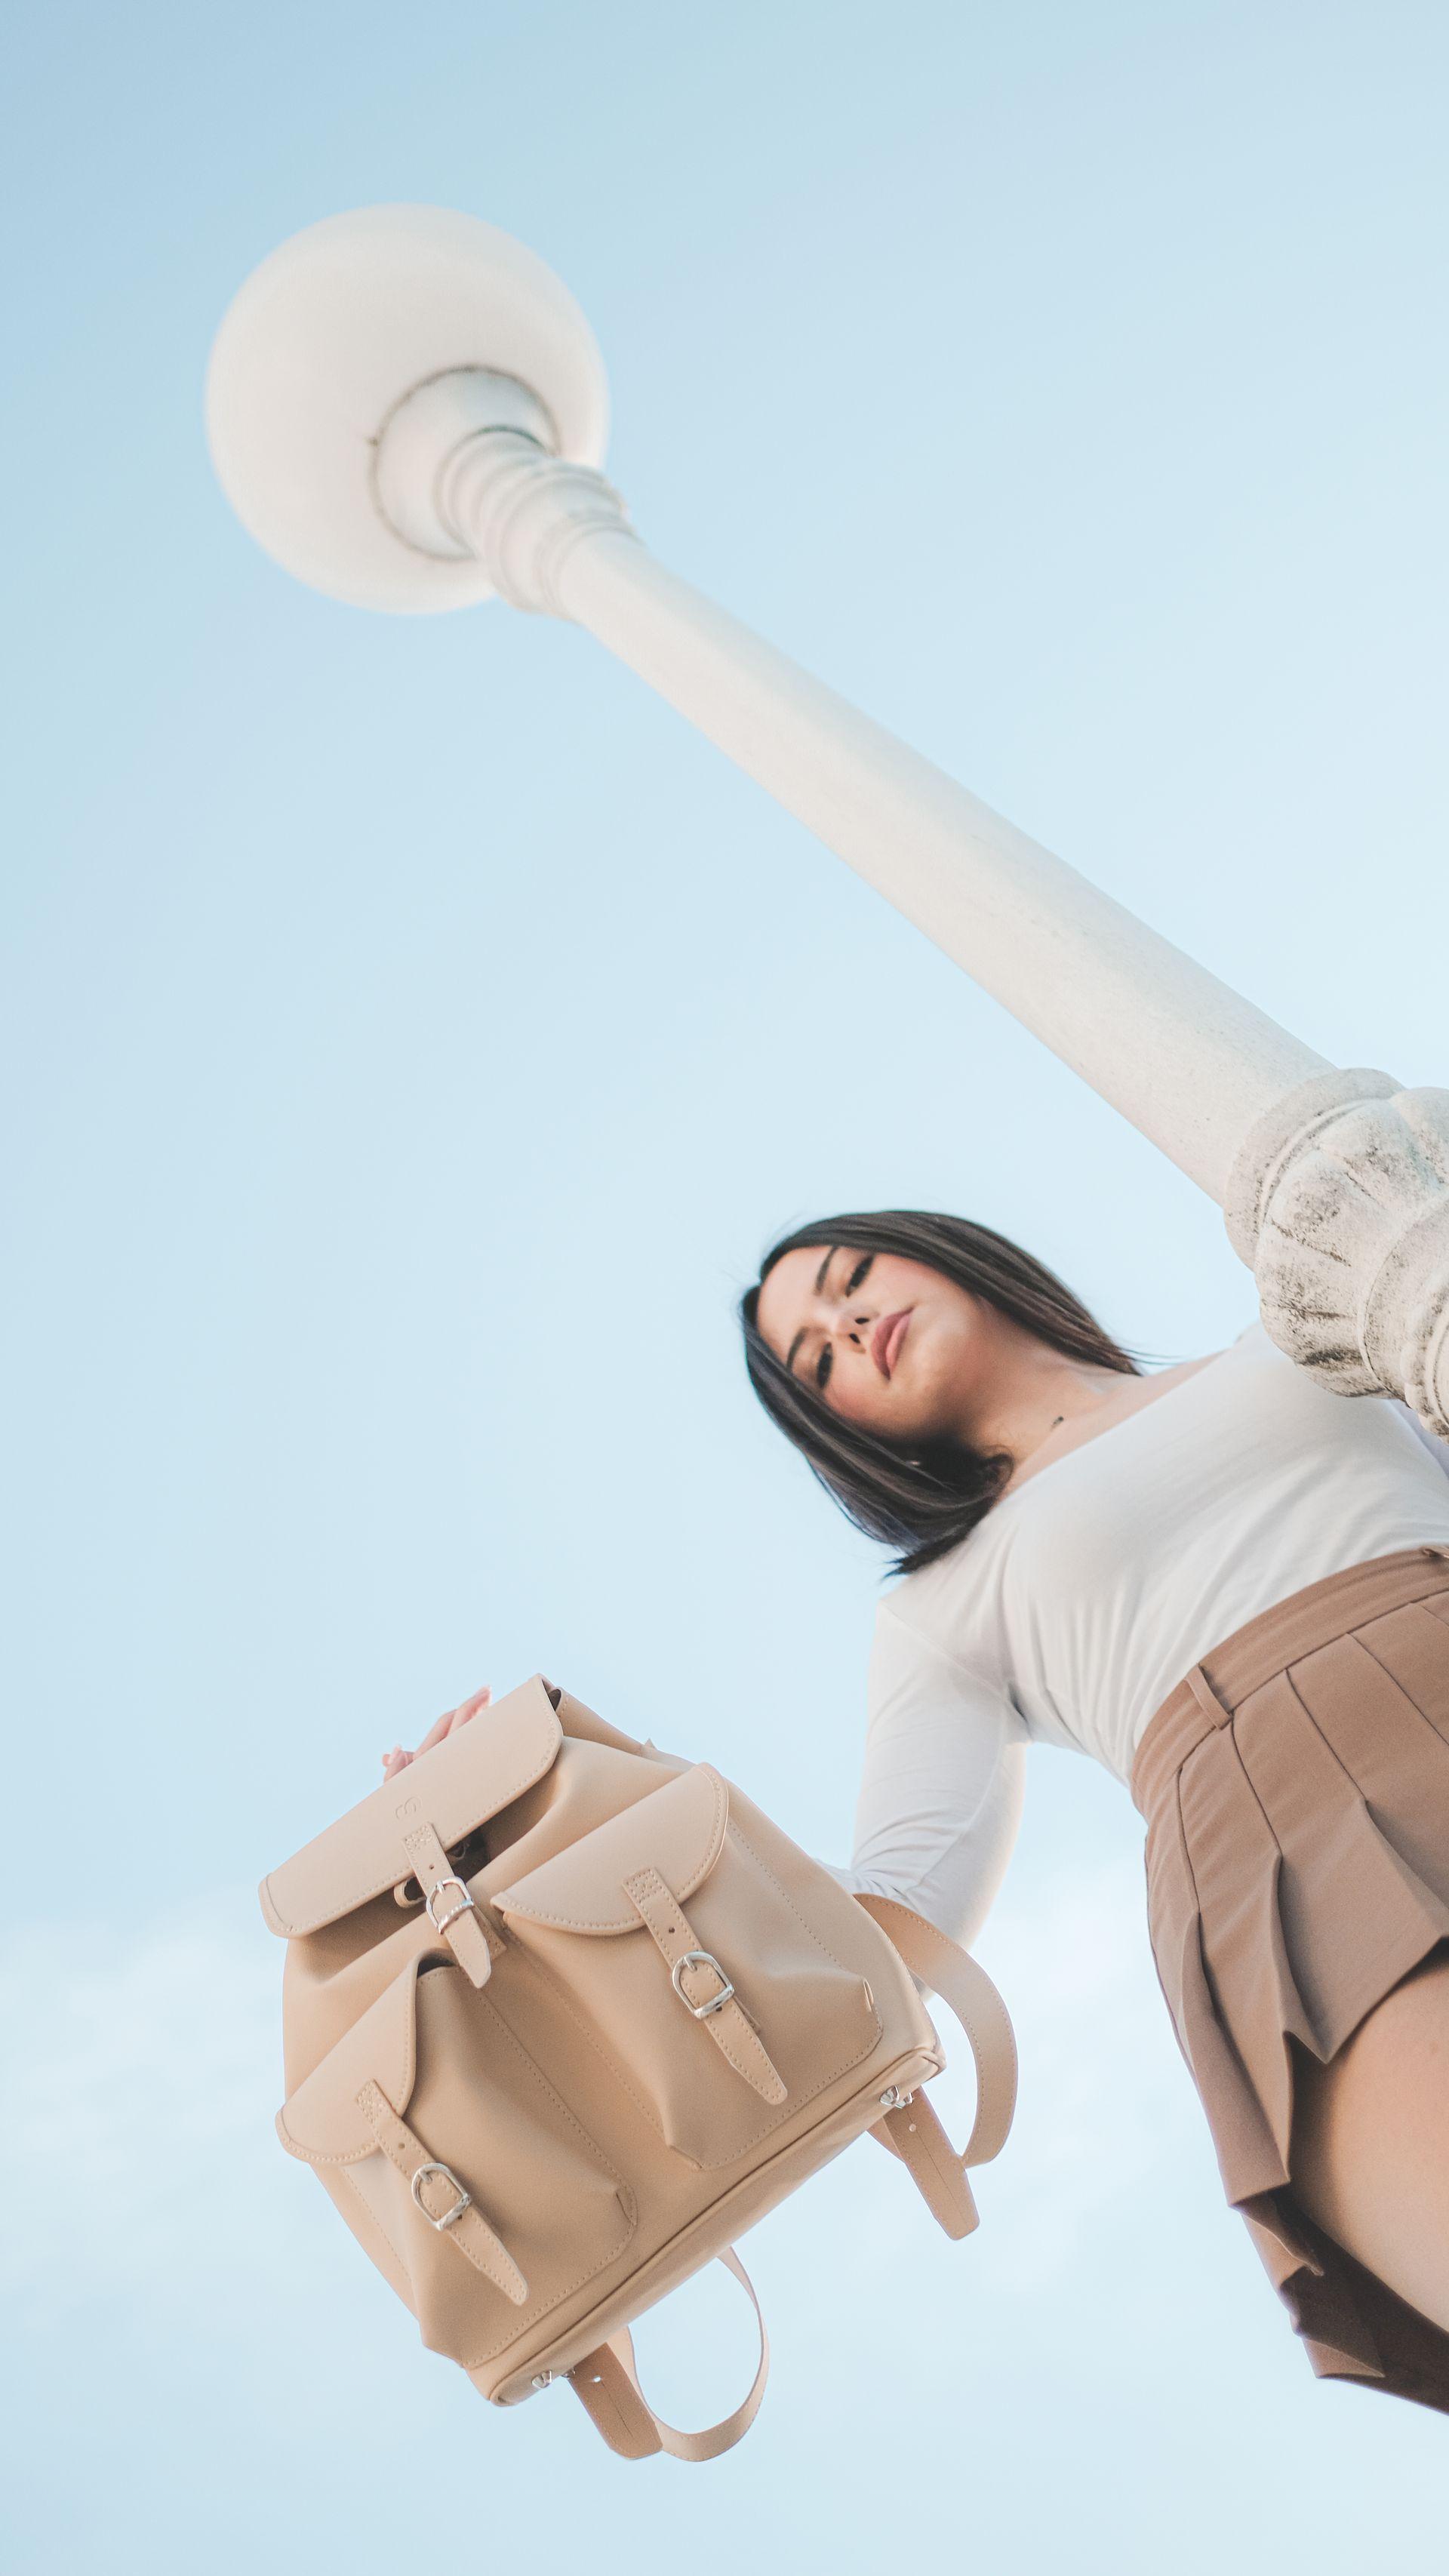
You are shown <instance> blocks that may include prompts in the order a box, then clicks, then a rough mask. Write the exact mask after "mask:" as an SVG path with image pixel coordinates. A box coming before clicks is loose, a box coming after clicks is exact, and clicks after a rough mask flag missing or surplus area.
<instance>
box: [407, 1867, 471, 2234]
mask: <svg viewBox="0 0 1449 2576" xmlns="http://www.w3.org/2000/svg"><path fill="white" fill-rule="evenodd" d="M446 1883H447V1882H446V1881H444V1884H445V1885H446ZM435 2173H440V2174H446V2175H447V2177H448V2180H449V2182H450V2183H451V2184H452V2186H453V2189H454V2191H455V2192H456V2193H457V2195H458V2197H457V2200H456V2201H455V2203H454V2205H453V2207H452V2208H451V2209H449V2210H445V2211H444V2213H443V2216H442V2217H441V2218H435V2217H434V2216H433V2213H432V2211H431V2210H430V2209H423V2195H422V2190H421V2188H420V2186H421V2185H422V2184H423V2183H424V2182H426V2180H427V2178H428V2175H429V2174H435ZM413 2198H414V2200H415V2201H416V2202H417V2205H418V2207H419V2209H422V2211H423V2216H424V2218H425V2219H426V2220H427V2222H428V2225H429V2226H430V2227H437V2228H444V2227H456V2226H457V2224H458V2221H459V2219H460V2218H461V2217H462V2215H463V2212H464V2210H465V2209H471V2208H472V2206H473V2195H472V2193H471V2191H465V2190H464V2188H463V2186H462V2184H461V2183H460V2182H459V2180H458V2177H457V2175H456V2174H455V2173H454V2171H453V2168H452V2166H451V2165H442V2164H438V2163H436V2162H434V2163H432V2164H426V2165H419V2167H418V2169H417V2172H416V2173H415V2174H414V2176H413Z"/></svg>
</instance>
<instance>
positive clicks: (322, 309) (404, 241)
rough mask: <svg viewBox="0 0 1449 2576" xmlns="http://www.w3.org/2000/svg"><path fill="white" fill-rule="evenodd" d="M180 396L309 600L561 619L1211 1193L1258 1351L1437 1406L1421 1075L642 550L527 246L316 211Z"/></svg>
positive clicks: (580, 324) (1442, 1393) (1435, 1235)
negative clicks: (1014, 818) (1316, 1037)
mask: <svg viewBox="0 0 1449 2576" xmlns="http://www.w3.org/2000/svg"><path fill="white" fill-rule="evenodd" d="M207 414H208V426H209V432H210V438H211V447H212V454H213V457H214V459H215V463H216V468H217V472H218V474H219V475H220V478H221V481H222V484H223V486H224V487H225V489H226V491H227V493H228V495H229V497H230V499H231V501H232V503H233V505H234V507H235V508H236V510H237V512H238V515H239V516H240V517H241V519H242V520H243V522H244V523H245V525H246V526H247V527H248V528H249V529H250V530H251V532H252V534H253V535H254V536H255V537H256V538H257V539H258V540H259V542H260V543H261V544H262V545H263V546H264V547H265V548H266V549H267V551H268V553H270V554H272V555H274V556H275V557H276V558H277V560H278V561H279V562H280V563H282V564H284V565H285V566H286V567H287V569H288V570H289V571H291V572H294V573H296V574H297V575H298V576H299V578H300V579H302V580H304V581H307V582H310V583H312V584H313V585H314V586H315V587H316V588H318V589H320V590H324V591H327V592H329V593H330V594H331V596H332V597H333V598H337V599H344V600H348V601H351V602H353V603H355V604H356V605H358V606H361V607H368V608H383V609H391V610H395V611H402V612H418V611H425V610H436V609H444V608H457V607H462V606H464V605H466V604H467V603H469V602H472V601H474V600H481V599H486V598H488V597H489V596H490V595H491V594H492V593H493V592H495V591H497V592H498V593H500V594H501V596H502V597H503V598H505V599H507V600H509V601H511V602H512V604H513V605H514V606H515V607H517V608H525V609H531V610H535V611H539V612H543V613H545V614H549V615H553V616H557V617H567V618H571V619H573V620H574V621H575V622H576V623H577V624H578V625H580V626H586V627H587V628H588V629H589V631H590V633H591V634H593V635H596V636H597V637H598V639H599V641H600V642H601V643H603V644H607V645H608V647H609V649H610V651H611V652H613V653H616V654H617V655H618V656H619V658H620V659H621V660H622V661H625V662H627V663H628V664H629V665H630V667H631V668H632V669H633V670H635V671H637V672H638V673H639V674H640V676H641V677H642V678H643V679H646V680H648V681H649V683H650V684H651V686H652V687H653V688H655V689H657V690H658V691H659V692H660V694H661V695H662V696H663V697H665V698H667V699H669V701H670V702H671V704H672V705H674V706H676V707H677V708H678V709H679V710H680V712H681V714H683V715H685V716H687V717H688V718H689V720H690V721H691V723H693V724H695V725H697V726H698V727H699V729H700V730H701V731H702V732H703V733H706V734H707V735H708V736H709V737H710V739H711V741H713V742H715V743H717V744H718V745H719V747H720V749H721V750H723V751H726V752H728V753H729V755H730V757H731V758H732V759H733V760H735V761H737V762H738V763H739V764H740V766H741V767H742V768H744V769H746V770H748V771H749V773H750V775H751V776H752V777H754V778H756V779H758V780H759V782H760V783H761V785H762V786H764V787H766V788H768V789H769V791H770V793H771V794H772V795H773V796H775V797H777V798H778V800H779V801H780V803H781V804H783V805H785V806H786V807H788V809H789V811H790V812H791V813H793V814H795V815H797V816H798V817H799V819H800V820H801V821H802V822H803V823H806V824H808V826H809V827H810V829H811V830H812V831H813V832H816V833H818V835H819V837H820V838H821V839H822V840H823V841H825V842H826V843H827V844H828V845H829V847H830V848H831V849H833V850H835V851H836V852H837V853H838V855H839V856H840V857H841V858H843V859H845V860H846V861H847V862H848V863H849V865H850V866H851V867H853V868H855V869H856V870H857V871H858V873H859V874H860V875H861V876H863V877H866V878H868V879H869V881H870V883H871V884H872V885H874V886H875V887H877V888H878V890H879V891H880V892H881V893H882V894H884V895H885V896H886V897H887V898H888V900H889V901H890V902H891V903H893V904H895V905H896V906H897V908H898V909H899V910H900V911H901V912H903V913H905V914H906V916H907V917H908V919H910V920H911V921H914V922H915V923H916V924H917V925H918V926H919V927H920V928H921V929H922V930H924V931H925V932H926V933H927V934H928V936H929V937H930V938H932V939H933V940H935V942H936V944H937V946H938V947H940V948H943V949H944V950H945V951H946V954H947V955H948V956H949V957H953V958H954V959H955V960H956V962H957V964H958V965H960V966H963V967H964V968H965V969H966V972H967V973H968V974H969V975H971V976H973V977H974V978H975V980H976V981H977V983H979V984H981V985H983V986H984V987H985V989H986V990H987V991H988V992H990V993H992V994H994V995H995V997H996V999H997V1000H998V1001H999V1002H1001V1003H1003V1004H1004V1005H1005V1007H1006V1008H1007V1009H1008V1010H1009V1011H1011V1012H1013V1013H1014V1014H1015V1016H1016V1018H1017V1019H1019V1020H1021V1021H1022V1022H1023V1023H1024V1024H1025V1026H1026V1027H1027V1028H1029V1029H1032V1030H1034V1031H1035V1033H1036V1035H1037V1036H1038V1037H1040V1038H1042V1039H1043V1040H1044V1041H1045V1043H1046V1044H1047V1045H1048V1046H1049V1047H1051V1048H1052V1049H1053V1050H1054V1052H1055V1053H1056V1054H1057V1055H1059V1056H1060V1057H1061V1058H1062V1059H1063V1061H1064V1062H1065V1063H1067V1064H1069V1065H1071V1066H1073V1067H1074V1068H1075V1070H1076V1071H1077V1072H1078V1073H1080V1074H1081V1075H1082V1076H1083V1077H1084V1079H1085V1080H1086V1081H1088V1082H1089V1083H1091V1085H1092V1087H1093V1089H1094V1090H1096V1091H1098V1092H1100V1093H1101V1094H1102V1096H1103V1098H1104V1099H1106V1100H1109V1101H1111V1102H1112V1104H1113V1105H1114V1106H1115V1107H1116V1108H1118V1109H1120V1110H1121V1112H1122V1114H1123V1116H1124V1117H1126V1118H1129V1119H1130V1120H1131V1121H1132V1123H1133V1125H1134V1126H1136V1127H1138V1128H1140V1129H1141V1131H1142V1133H1143V1134H1144V1135H1145V1136H1148V1137H1150V1138H1151V1140H1152V1142H1153V1143H1154V1144H1156V1145H1158V1146H1160V1147H1161V1149H1162V1151H1163V1152H1164V1153H1165V1154H1167V1155H1168V1156H1170V1158H1171V1160H1172V1161H1173V1162H1175V1163H1176V1164H1177V1165H1178V1166H1179V1167H1180V1169H1181V1170H1182V1171H1184V1172H1186V1173H1187V1174H1188V1176H1189V1177H1190V1178H1191V1179H1192V1180H1194V1181H1196V1182H1197V1183H1198V1185H1199V1187H1200V1188H1202V1189H1204V1190H1206V1191H1207V1192H1208V1194H1209V1195H1210V1196H1211V1197H1212V1198H1214V1199H1216V1200H1217V1201H1218V1202H1219V1204H1220V1205H1221V1206H1222V1208H1223V1210H1224V1214H1225V1217H1226V1220H1227V1227H1228V1233H1229V1237H1230V1239H1231V1241H1232V1243H1233V1246H1234V1249H1235V1250H1236V1251H1237V1252H1238V1254H1239V1255H1240V1257H1241V1258H1242V1260H1244V1261H1245V1262H1246V1263H1247V1264H1248V1266H1249V1267H1250V1268H1251V1269H1252V1270H1253V1271H1254V1273H1255V1276H1256V1280H1257V1285H1258V1291H1259V1298H1260V1302H1261V1307H1262V1313H1263V1320H1264V1323H1265V1325H1266V1327H1267V1329H1268V1331H1269V1333H1270V1334H1271V1335H1272V1337H1273V1339H1274V1341H1276V1342H1277V1343H1278V1344H1279V1345H1280V1347H1281V1348H1282V1349H1283V1350H1285V1351H1287V1352H1288V1353H1289V1355H1290V1356H1291V1357H1292V1358H1293V1359H1295V1360H1297V1361H1298V1362H1299V1363H1300V1365H1302V1366H1303V1367H1305V1368H1307V1369H1308V1370H1309V1371H1310V1372H1311V1373H1312V1375H1313V1376H1314V1377H1316V1378H1318V1379H1320V1380H1321V1381H1322V1382H1323V1383H1324V1384H1325V1385H1327V1386H1330V1387H1332V1388H1334V1389H1335V1390H1336V1391H1337V1392H1338V1393H1340V1394H1344V1395H1362V1394H1370V1393H1375V1392H1379V1391H1382V1390H1384V1389H1387V1390H1389V1391H1390V1392H1392V1393H1394V1394H1402V1395H1404V1396H1405V1397H1406V1398H1407V1400H1408V1401H1409V1403H1410V1404H1411V1405H1412V1406H1413V1407H1414V1409H1415V1410H1416V1412H1418V1413H1419V1415H1420V1416H1421V1418H1422V1419H1423V1420H1424V1421H1425V1422H1426V1423H1427V1424H1428V1425H1429V1427H1430V1428H1431V1429H1432V1430H1434V1431H1437V1432H1439V1433H1440V1434H1441V1435H1449V1091H1443V1090H1437V1089H1434V1090H1428V1089H1424V1090H1417V1091H1404V1090H1401V1089H1400V1088H1399V1086H1398V1084H1397V1083H1396V1082H1394V1081H1393V1080H1392V1078H1391V1077H1390V1076H1389V1075H1388V1074H1384V1073H1376V1072H1365V1071H1352V1072H1344V1071H1340V1070H1338V1069H1337V1068H1335V1067H1334V1066H1332V1065H1330V1064H1328V1063H1326V1062H1325V1060H1324V1058H1323V1057H1322V1056H1319V1055H1316V1054H1315V1053H1314V1052H1313V1050H1312V1048H1311V1047H1306V1046H1304V1045H1302V1044H1301V1043H1300V1041H1299V1040H1298V1039H1297V1038H1294V1037H1292V1036H1290V1035H1289V1033H1288V1031H1287V1030H1286V1029H1282V1028H1280V1027H1279V1026H1278V1025H1277V1023H1276V1021H1274V1020H1270V1019H1269V1018H1268V1017H1267V1016H1266V1014H1265V1013H1263V1012H1262V1011H1259V1010H1257V1009H1255V1007H1254V1006H1253V1004H1252V1003H1250V1002H1247V1001H1244V1000H1243V999H1242V997H1241V996H1240V995H1239V994H1237V993H1234V992H1233V991H1232V990H1231V989H1230V988H1229V987H1228V986H1227V985H1226V984H1223V983H1220V982H1219V981H1218V979H1217V977H1216V976H1214V975H1210V974H1209V973H1208V972H1207V971H1206V969H1205V968H1203V967H1201V966H1199V965H1197V964H1196V963H1195V962H1194V961H1193V959H1192V958H1190V957H1188V956H1186V955H1184V953H1183V951H1182V950H1181V949H1179V948H1175V947H1173V945H1172V944H1171V942H1170V941H1168V940H1166V939H1162V938H1160V937H1159V936H1158V935H1157V933H1156V932H1155V931H1152V930H1149V929H1148V928H1147V926H1146V925H1145V924H1144V923H1142V922H1140V921H1138V920H1137V919H1136V918H1135V917H1134V916H1133V915H1132V914H1131V913H1129V912H1127V911H1126V910H1125V909H1124V908H1123V906H1122V905H1120V904H1118V903H1115V902H1114V901H1113V900H1112V898H1111V897H1110V896H1109V895H1105V894H1103V893H1101V892H1100V891H1099V890H1098V888H1097V887H1095V886H1093V885H1091V884H1089V883H1088V881H1087V880H1086V878H1084V877H1082V876H1079V875H1078V874H1077V872H1076V871H1075V870H1074V869H1072V868H1069V867H1067V866H1066V865H1065V864H1064V863H1063V861H1061V860H1060V859H1056V858H1053V857H1052V856H1051V854H1050V853H1049V852H1048V851H1046V850H1043V849H1041V848H1040V847H1039V846H1038V845H1037V843H1036V842H1034V841H1031V840H1028V839H1027V838H1026V836H1025V835H1024V834H1023V833H1021V832H1018V831H1016V830H1015V829H1014V827H1013V826H1012V825H1011V824H1009V823H1007V822H1004V821H1003V820H1002V818H1001V817H1000V816H999V815H997V814H994V813H992V812H991V810H990V808H989V807H987V806H985V805H983V804H981V803H980V802H979V801H978V799H977V798H976V797H974V796H972V795H970V794H969V793H968V792H967V790H966V789H965V788H963V787H959V786H957V784H956V783H955V781H954V780H952V779H950V778H948V777H946V775H945V774H944V772H943V771H941V770H939V769H937V768H936V767H935V766H934V764H933V763H932V762H930V761H928V760H924V759H922V758H921V757H920V756H919V754H917V753H915V752H912V751H909V750H908V749H907V748H906V747H905V745H904V744H902V743H900V742H898V741H897V740H896V739H895V737H894V736H893V735H891V734H889V733H887V732H886V731H885V730H884V728H883V727H882V726H880V725H877V724H874V723H872V722H871V720H870V719H869V718H868V717H866V716H863V715H861V714H859V713H858V712H857V710H856V709H855V708H853V707H851V706H849V705H848V704H847V703H846V701H845V700H844V699H842V698H840V697H837V696H836V695H835V693H834V692H833V691H832V690H829V689H826V688H824V687H822V686H821V684H820V683H819V681H817V680H813V679H812V678H811V677H810V676H809V674H808V673H807V672H804V671H802V670H801V669H800V668H799V667H798V666H797V665H796V664H795V663H793V662H791V661H789V660H787V658H786V657H785V656H784V655H783V654H781V653H777V652H776V651H775V650H774V649H773V647H771V646H770V645H768V644H765V643H763V642H762V641H761V640H760V638H759V637H758V636H755V635H753V634H751V632H750V631H749V629H748V628H747V627H745V626H742V625H741V624H739V622H738V621H737V620H736V619H734V618H732V617H729V616H727V615H726V614H725V612H724V611H723V610H722V609H720V608H717V607H715V605H714V604H713V602H712V601H710V600H708V599H705V598H704V597H703V596H702V595H701V594H700V593H699V592H698V591H694V590H691V589H690V588H689V586H688V585H687V584H686V583H684V582H682V581H679V580H678V579H677V578H676V577H675V576H674V574H672V573H670V572H667V571H666V570H665V569H664V567H663V566H662V565H660V564H659V563H657V562H656V561H655V560H654V559H653V557H652V556H650V555H649V554H648V553H647V552H646V551H645V549H644V547H643V546H642V545H641V544H640V542H639V540H638V539H637V537H636V536H635V534H634V532H633V530H632V529H631V527H630V525H629V522H628V519H627V516H626V514H625V510H624V505H623V503H622V502H621V500H620V499H619V496H618V494H617V493H616V492H615V491H614V490H613V489H612V488H611V486H610V485H609V484H608V483H607V482H606V481H605V480H604V477H603V475H602V474H601V473H600V471H599V467H600V464H601V462H602V459H603V454H604V446H605V434H606V428H607V414H608V397H607V389H606V385H605V379H604V371H603V364H602V360H601V359H600V356H599V352H598V348H597V346H596V344H595V341H594V338H593V335H592V333H591V332H590V330H589V327H588V324H587V322H586V321H585V320H584V317H583V315H582V313H581V312H580V311H579V309H578V306H577V305H576V304H575V303H574V301H573V299H572V297H571V296H570V295H569V294H568V292H567V290H566V288H565V287H564V286H563V285H562V284H561V283H560V281H559V280H558V279H557V278H556V277H555V276H554V275H553V273H552V271H551V270H550V269H548V268H546V267H545V266H544V264H543V262H542V261H541V260H539V259H537V258H536V257H535V256H534V255H533V253H532V252H531V251H528V250H525V249H524V247H523V246H522V244H521V243H519V242H515V241H513V240H512V239H510V237H509V236H508V235H507V234H506V233H500V232H497V231H495V230H494V228H493V227H492V226H491V225H489V224H484V223H480V222H478V221H477V220H476V219H475V218H474V217H472V216H469V215H460V214H452V213H448V212H446V211H444V210H443V209H441V208H437V207H431V206H378V207H371V208H367V209H364V210H362V211H360V212H357V213H354V214H347V215H335V216H333V217H331V218H330V219H329V220H328V221H326V222H325V223H320V224H314V225H312V226H311V227H310V228H309V229H308V230H307V231H305V232H302V233H298V234H297V235H295V236H294V238H293V239H292V240H291V241H289V242H285V243H284V244H283V245H282V247H281V248H280V249H279V250H277V251H274V252H273V253H272V255H271V257H270V258H269V259H266V260H264V261H263V262H262V265H261V266H260V268H258V269H256V270H255V271H254V272H253V274H252V276H251V277H249V278H248V279H247V281H246V283H245V285H244V286H243V287H242V289H241V291H240V293H239V294H238V296H237V297H236V299H235V302H234V303H233V304H232V306H231V309H230V311H229V312H228V314H227V315H226V318H225V320H224V321H223V323H222V326H221V330H220V332H219V333H218V335H217V340H216V346H215V349H214V351H213V353H212V361H211V371H210V378H209V382H208V388H207Z"/></svg>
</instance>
